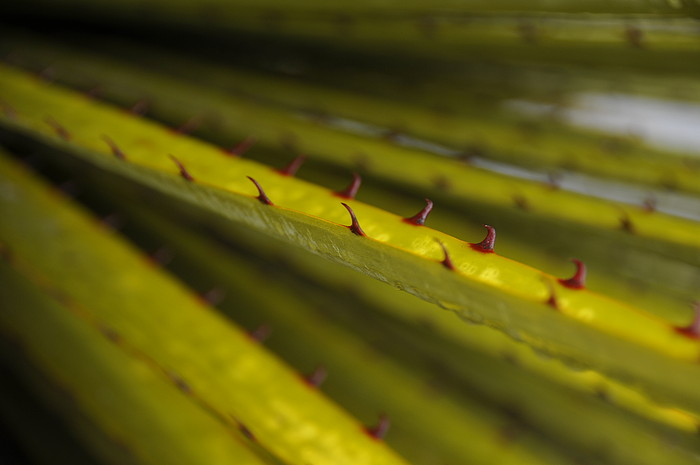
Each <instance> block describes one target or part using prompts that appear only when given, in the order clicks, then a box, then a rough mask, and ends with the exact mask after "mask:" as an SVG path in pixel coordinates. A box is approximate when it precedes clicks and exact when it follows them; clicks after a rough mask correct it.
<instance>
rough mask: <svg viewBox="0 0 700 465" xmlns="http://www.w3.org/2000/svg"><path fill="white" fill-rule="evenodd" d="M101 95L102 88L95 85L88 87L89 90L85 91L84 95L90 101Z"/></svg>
mask: <svg viewBox="0 0 700 465" xmlns="http://www.w3.org/2000/svg"><path fill="white" fill-rule="evenodd" d="M101 93H102V86H101V85H99V84H97V85H96V86H93V87H90V88H89V89H86V90H85V92H84V94H85V96H86V97H87V98H90V99H96V98H98V97H99V96H100V94H101Z"/></svg>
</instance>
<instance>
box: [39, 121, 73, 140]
mask: <svg viewBox="0 0 700 465" xmlns="http://www.w3.org/2000/svg"><path fill="white" fill-rule="evenodd" d="M44 121H45V122H46V124H48V125H49V126H51V127H52V128H53V130H54V131H56V134H58V136H59V137H60V138H61V139H63V140H69V139H70V133H69V132H68V131H67V130H66V128H64V127H63V126H61V125H60V124H59V123H58V121H56V120H55V119H53V118H51V117H50V116H49V117H48V118H46V119H44Z"/></svg>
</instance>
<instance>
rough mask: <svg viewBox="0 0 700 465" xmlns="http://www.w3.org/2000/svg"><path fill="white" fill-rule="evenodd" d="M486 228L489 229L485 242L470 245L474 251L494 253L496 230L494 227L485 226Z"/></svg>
mask: <svg viewBox="0 0 700 465" xmlns="http://www.w3.org/2000/svg"><path fill="white" fill-rule="evenodd" d="M484 227H485V228H486V229H488V232H487V233H486V237H485V238H484V240H483V241H481V242H479V243H478V244H469V245H470V246H471V248H472V249H474V250H477V251H479V252H483V253H493V248H494V246H495V245H496V230H495V229H494V227H493V226H489V225H488V224H485V225H484Z"/></svg>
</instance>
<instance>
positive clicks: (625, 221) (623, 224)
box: [620, 213, 634, 234]
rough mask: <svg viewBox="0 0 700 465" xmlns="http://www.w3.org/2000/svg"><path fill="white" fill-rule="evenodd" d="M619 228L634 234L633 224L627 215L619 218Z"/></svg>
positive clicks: (624, 214)
mask: <svg viewBox="0 0 700 465" xmlns="http://www.w3.org/2000/svg"><path fill="white" fill-rule="evenodd" d="M620 228H621V229H622V230H623V231H625V232H628V233H630V234H634V223H632V220H631V219H630V217H629V215H628V214H627V213H623V215H622V217H620Z"/></svg>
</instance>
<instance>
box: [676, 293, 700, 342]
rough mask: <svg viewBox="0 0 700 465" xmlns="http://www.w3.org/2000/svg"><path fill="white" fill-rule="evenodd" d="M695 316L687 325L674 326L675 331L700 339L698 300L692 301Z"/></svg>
mask: <svg viewBox="0 0 700 465" xmlns="http://www.w3.org/2000/svg"><path fill="white" fill-rule="evenodd" d="M693 310H694V311H695V316H693V321H691V322H690V324H689V325H688V326H683V327H680V328H675V329H676V332H677V333H679V334H682V335H684V336H686V337H689V338H691V339H700V302H695V303H693Z"/></svg>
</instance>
